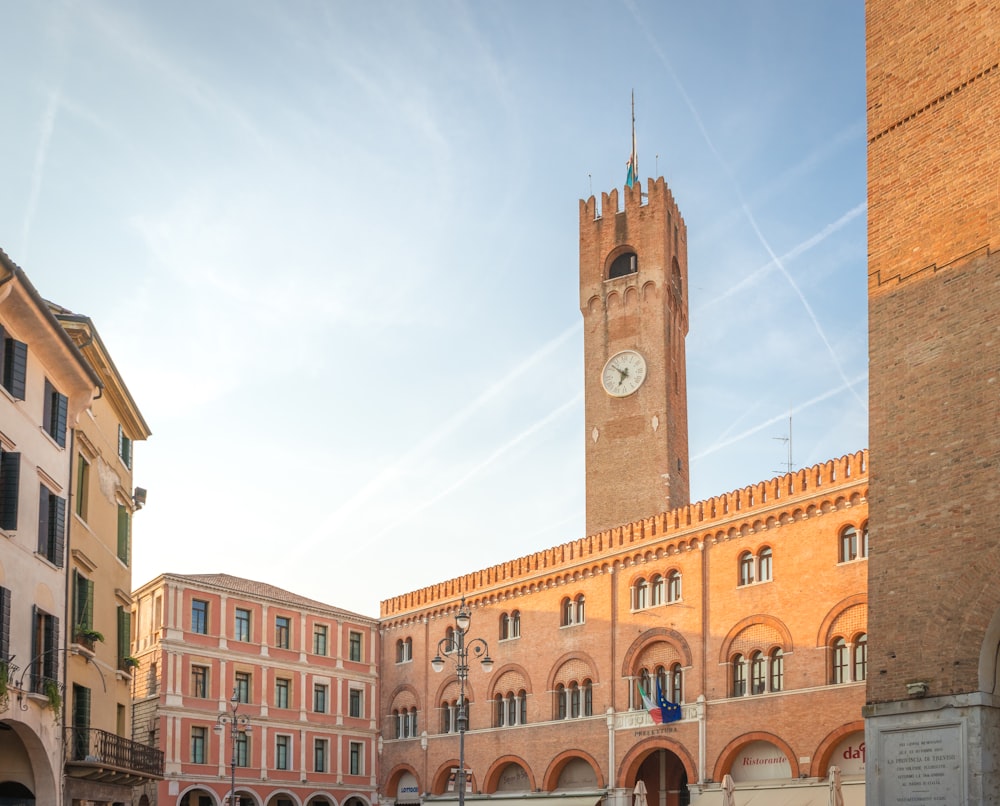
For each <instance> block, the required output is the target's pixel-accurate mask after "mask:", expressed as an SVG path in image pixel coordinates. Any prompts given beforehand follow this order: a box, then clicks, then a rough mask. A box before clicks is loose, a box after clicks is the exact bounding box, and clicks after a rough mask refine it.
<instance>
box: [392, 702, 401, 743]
mask: <svg viewBox="0 0 1000 806" xmlns="http://www.w3.org/2000/svg"><path fill="white" fill-rule="evenodd" d="M392 721H393V723H394V724H395V726H396V738H397V739H402V738H403V725H402V722H401V721H400V719H399V709H398V708H393V709H392Z"/></svg>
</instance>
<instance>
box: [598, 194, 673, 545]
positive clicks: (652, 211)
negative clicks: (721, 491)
mask: <svg viewBox="0 0 1000 806" xmlns="http://www.w3.org/2000/svg"><path fill="white" fill-rule="evenodd" d="M647 186H648V193H643V192H642V185H641V183H639V182H636V183H635V184H634V185H633V186H632V187H626V188H625V190H624V196H625V210H624V211H619V210H618V190H617V189H615V190H612V191H611V192H610V193H603V194H601V206H600V208H599V209H598V207H597V202H596V200H595V198H594V197H593V196H591V197H590V198H589V199H587V200H586V201H582V200H581V202H580V311H581V312H582V313H583V331H584V336H583V353H584V371H585V373H586V377H585V381H584V390H585V398H586V403H585V408H586V444H587V448H586V470H587V534H594V533H596V532H600V531H603V530H605V529H610V528H612V527H614V526H619V525H621V524H625V523H630V522H631V521H635V520H639V519H641V518H645V517H649V516H651V515H655V514H657V513H660V512H665V511H668V510H671V509H675V508H676V507H680V506H684V505H685V504H687V503H689V497H690V487H689V483H688V432H687V372H686V362H685V349H684V340H685V338H686V336H687V332H688V298H687V288H688V285H687V229H686V228H685V225H684V219H683V218H681V214H680V211H679V210H678V209H677V203H676V202H675V201H674V198H673V194H672V193H671V192H670V189H669V188H668V187H667V184H666V182H664V180H663V178H662V177H660V178H659V179H655V180H653V179H650V180H649V181H648V185H647Z"/></svg>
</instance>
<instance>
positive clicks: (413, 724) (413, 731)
mask: <svg viewBox="0 0 1000 806" xmlns="http://www.w3.org/2000/svg"><path fill="white" fill-rule="evenodd" d="M416 735H417V706H415V705H414V706H413V707H412V708H411V709H410V736H416Z"/></svg>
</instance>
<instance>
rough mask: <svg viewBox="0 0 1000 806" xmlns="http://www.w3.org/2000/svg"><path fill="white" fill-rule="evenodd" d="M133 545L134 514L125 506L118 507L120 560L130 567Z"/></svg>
mask: <svg viewBox="0 0 1000 806" xmlns="http://www.w3.org/2000/svg"><path fill="white" fill-rule="evenodd" d="M131 545H132V513H130V512H129V511H128V507H126V506H125V505H124V504H119V505H118V559H119V560H121V561H122V562H123V563H125V565H128V560H129V553H130V551H129V550H130V548H131Z"/></svg>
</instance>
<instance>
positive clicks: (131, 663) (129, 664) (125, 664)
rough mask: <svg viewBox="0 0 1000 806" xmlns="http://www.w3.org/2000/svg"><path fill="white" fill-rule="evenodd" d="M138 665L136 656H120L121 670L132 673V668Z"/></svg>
mask: <svg viewBox="0 0 1000 806" xmlns="http://www.w3.org/2000/svg"><path fill="white" fill-rule="evenodd" d="M138 665H139V659H138V658H134V657H132V656H131V655H126V656H125V657H124V658H122V662H121V668H122V671H125V672H128V673H129V674H132V670H133V669H135V667H136V666H138Z"/></svg>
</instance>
